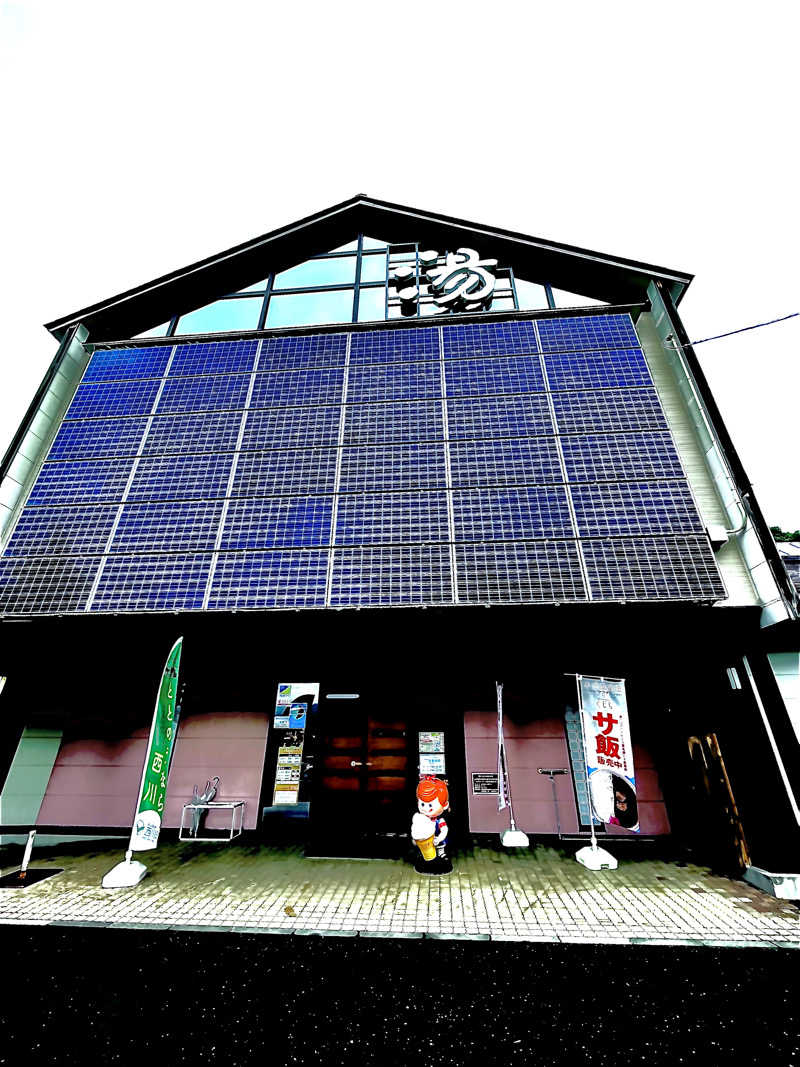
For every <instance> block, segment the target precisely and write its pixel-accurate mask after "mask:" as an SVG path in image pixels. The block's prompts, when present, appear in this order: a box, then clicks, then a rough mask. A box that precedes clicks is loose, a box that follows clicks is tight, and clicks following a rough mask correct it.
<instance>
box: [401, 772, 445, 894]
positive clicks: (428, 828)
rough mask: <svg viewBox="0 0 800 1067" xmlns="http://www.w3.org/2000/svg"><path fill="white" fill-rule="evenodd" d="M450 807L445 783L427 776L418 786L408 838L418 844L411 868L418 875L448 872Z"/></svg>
mask: <svg viewBox="0 0 800 1067" xmlns="http://www.w3.org/2000/svg"><path fill="white" fill-rule="evenodd" d="M449 808H450V797H449V794H448V792H447V782H445V781H443V780H442V779H441V778H435V777H433V776H431V775H426V776H425V777H424V778H422V779H420V783H419V785H418V786H417V813H416V815H415V816H414V818H413V819H412V820H411V837H412V838H413V840H414V844H415V845H416V846H417V857H416V862H415V863H414V869H415V870H417V871H418V872H419V873H420V874H449V873H450V872H451V871H452V869H453V864H452V862H451V861H450V859H449V857H448V855H447V823H446V822H445V818H444V813H445V812H446V811H448V810H449Z"/></svg>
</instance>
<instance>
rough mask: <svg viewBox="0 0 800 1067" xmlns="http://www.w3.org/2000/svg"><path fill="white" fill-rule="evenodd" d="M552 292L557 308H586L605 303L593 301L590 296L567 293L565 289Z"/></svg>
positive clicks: (604, 301) (603, 301)
mask: <svg viewBox="0 0 800 1067" xmlns="http://www.w3.org/2000/svg"><path fill="white" fill-rule="evenodd" d="M552 292H553V299H554V300H555V302H556V307H557V308H588V307H597V306H598V305H599V304H605V303H607V301H606V300H594V299H593V298H592V297H590V296H581V295H580V293H570V292H567V290H566V289H553V290H552Z"/></svg>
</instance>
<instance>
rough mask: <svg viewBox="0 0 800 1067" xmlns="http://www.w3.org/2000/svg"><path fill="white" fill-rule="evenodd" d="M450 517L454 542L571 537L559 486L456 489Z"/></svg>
mask: <svg viewBox="0 0 800 1067" xmlns="http://www.w3.org/2000/svg"><path fill="white" fill-rule="evenodd" d="M453 517H454V520H455V533H456V541H515V540H524V539H527V538H537V537H538V538H541V537H574V532H573V529H572V521H571V519H570V513H569V504H568V502H567V494H566V491H565V490H564V488H563V487H562V486H552V487H547V488H530V487H528V488H513V489H512V488H508V489H463V490H458V491H456V492H454V493H453Z"/></svg>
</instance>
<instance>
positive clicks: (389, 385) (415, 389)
mask: <svg viewBox="0 0 800 1067" xmlns="http://www.w3.org/2000/svg"><path fill="white" fill-rule="evenodd" d="M440 395H441V378H440V375H439V364H438V363H384V364H381V363H370V364H365V365H364V366H360V367H359V366H355V367H353V366H351V367H350V377H349V379H348V382H347V400H348V403H357V402H359V401H364V400H416V399H425V398H428V397H434V396H440Z"/></svg>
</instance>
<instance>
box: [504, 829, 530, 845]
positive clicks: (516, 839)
mask: <svg viewBox="0 0 800 1067" xmlns="http://www.w3.org/2000/svg"><path fill="white" fill-rule="evenodd" d="M500 843H501V844H502V845H504V846H505V848H527V847H528V845H529V844H530V841H529V840H528V835H527V834H523V832H522V830H504V831H503V833H502V834H500Z"/></svg>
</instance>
